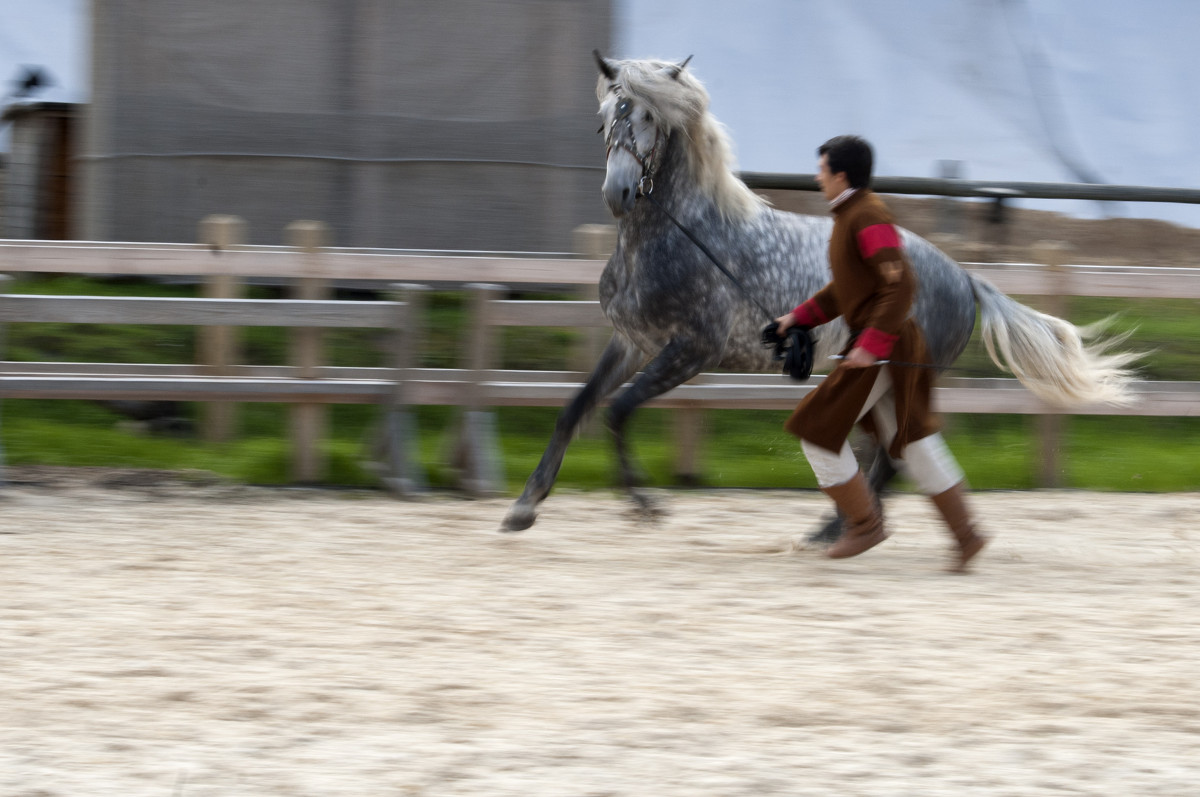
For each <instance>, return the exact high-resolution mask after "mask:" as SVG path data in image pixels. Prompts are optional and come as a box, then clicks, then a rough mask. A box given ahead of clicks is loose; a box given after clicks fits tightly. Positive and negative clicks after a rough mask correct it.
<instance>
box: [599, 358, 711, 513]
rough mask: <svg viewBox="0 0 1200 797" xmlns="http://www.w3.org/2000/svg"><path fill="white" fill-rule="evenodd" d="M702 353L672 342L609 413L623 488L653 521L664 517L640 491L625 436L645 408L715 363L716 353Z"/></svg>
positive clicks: (616, 401) (640, 480)
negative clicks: (639, 410)
mask: <svg viewBox="0 0 1200 797" xmlns="http://www.w3.org/2000/svg"><path fill="white" fill-rule="evenodd" d="M703 350H704V347H702V346H697V345H695V343H694V342H691V341H681V340H679V339H675V340H672V341H671V342H670V343H668V344H667V345H666V347H664V348H663V350H662V351H661V352H659V354H658V356H656V357H655V358H654V359H653V360H651V361H650V364H649V365H647V366H646V368H645V369H644V370H643V371H642V373H641V374H640V375H639V376H638V378H637V379H635V380H634V382H633V384H632V385H630V386H629V388H628V389H627V390H626V391H625V392H624V393H622V394H621V395H620V396H618V397H617V398H616V400H615V401H613V403H612V406H610V407H609V409H608V429H609V431H610V432H611V433H612V436H613V445H614V447H615V448H616V453H617V464H618V467H619V468H620V479H621V486H622V487H624V488H625V491H626V492H627V493H628V494H629V496H630V498H632V499H633V501H634V503H635V504H636V506H637V508H638V510H639V511H640V513H641V515H642V516H643V517H644V518H647V519H653V518H655V517H656V516H658V515H659V514H661V513H660V510H659V508H658V507H657V506H655V504H654V502H653V501H651V500H650V497H649V496H647V495H646V494H644V493H642V492H640V491H639V490H638V489H637V488H638V487H640V486H641V483H642V479H641V477H640V472H639V471H638V469H637V467H636V466H635V464H634V462H633V457H632V456H631V455H630V452H629V442H628V439H627V436H626V428H627V426H628V423H629V418H630V416H631V415H632V414H633V411H634V410H635V409H637V408H638V407H639V406H641V405H642V404H644V403H646V402H647V401H649V400H650V399H652V398H654V397H655V396H661V395H662V394H663V393H666V392H667V391H669V390H671V389H672V388H675V387H678V386H679V385H682V384H683V383H684V382H686V381H687V380H689V379H691V378H692V377H693V376H696V375H697V374H699V373H700V372H701V371H702V370H704V368H705V366H707V365H709V364H710V361H711V359H712V357H711V356H710V355H711V352H713V351H715V350H716V349H715V348H709V349H708V351H709V353H710V354H709V355H705V354H703V353H702V352H703Z"/></svg>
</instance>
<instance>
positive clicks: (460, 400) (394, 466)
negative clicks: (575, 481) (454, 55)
mask: <svg viewBox="0 0 1200 797" xmlns="http://www.w3.org/2000/svg"><path fill="white" fill-rule="evenodd" d="M1035 256H1036V254H1035ZM1054 259H1055V260H1061V257H1055V258H1054ZM604 264H605V260H604V259H603V258H602V257H597V256H592V257H587V258H574V257H566V256H562V257H560V256H551V257H525V256H518V255H508V254H505V255H493V254H488V253H449V254H448V253H429V252H402V251H380V250H351V249H332V248H308V249H304V248H301V247H239V246H234V247H230V248H223V249H219V250H214V249H212V248H209V247H204V246H200V245H184V244H180V245H173V244H141V245H123V244H107V243H86V242H82V243H80V242H67V243H55V242H31V241H0V272H3V271H7V272H10V273H21V272H26V273H35V272H51V273H79V274H103V275H112V274H120V275H124V276H128V275H138V274H154V275H179V276H199V277H203V278H205V279H225V278H228V277H230V276H233V277H262V276H274V277H280V278H286V279H288V280H292V281H294V282H295V284H297V285H302V284H311V283H313V282H314V281H316V282H318V283H319V282H320V281H332V280H359V279H361V280H372V281H376V280H384V281H387V282H388V284H392V285H393V287H395V288H400V287H401V286H400V285H397V284H396V283H397V281H405V282H407V283H409V284H408V285H407V286H404V287H405V288H406V290H407V292H406V293H403V294H395V295H397V296H404V297H408V298H407V299H405V300H402V301H335V300H331V299H305V298H293V299H284V300H251V299H239V298H204V299H179V298H146V297H90V296H42V295H27V294H6V295H0V324H5V323H46V322H56V323H94V324H107V323H114V324H115V323H119V324H167V325H170V324H176V325H195V326H198V327H202V328H236V327H241V326H278V327H287V328H295V329H296V332H295V334H297V335H301V334H319V332H318V331H319V330H320V329H322V328H339V327H340V328H353V327H362V328H380V329H385V330H390V332H392V333H393V335H394V337H395V339H396V340H398V341H401V342H400V343H398V344H396V345H395V350H394V351H392V352H391V355H392V359H391V361H390V365H389V367H384V368H339V367H332V366H326V365H322V364H320V363H319V362H316V361H314V360H312V358H311V357H310V358H309V359H308V360H307V361H305V362H303V363H296V364H292V365H282V366H248V365H239V364H237V363H235V362H228V361H225V362H221V363H220V364H219V365H215V366H213V365H206V364H203V363H201V364H167V365H159V364H130V365H127V364H120V363H50V362H11V361H10V362H3V363H0V369H2V370H0V397H8V398H35V399H43V398H78V399H109V400H115V399H150V400H163V401H199V402H281V403H289V404H293V405H309V406H313V405H325V404H330V403H360V404H378V405H380V406H381V407H383V408H384V410H385V419H386V420H385V424H384V425H385V432H384V434H385V437H386V438H387V440H388V441H390V442H389V443H388V446H389V447H388V448H386V450H380V451H377V452H376V457H377V458H378V459H386V460H388V463H389V464H388V466H387V467H386V468H381V473H382V475H383V478H384V480H385V483H389V481H390V483H389V486H391V487H394V488H395V489H397V491H399V492H408V491H412V490H414V489H417V488H419V486H420V484H421V480H420V478H419V475H415V474H414V468H415V466H414V464H413V458H414V455H413V454H412V450H413V435H414V433H415V432H414V428H413V421H412V419H411V417H409V416H408V415H407V414H406V413H405V408H406V407H411V406H415V405H432V404H437V405H448V406H458V407H462V408H464V409H465V410H466V412H465V413H464V419H465V420H464V421H463V423H464V426H463V432H462V435H461V439H460V443H459V446H458V451H459V455H460V456H459V459H460V460H461V461H462V462H464V463H466V464H465V465H464V466H463V467H464V468H466V469H467V470H468V471H469V470H470V469H471V468H474V469H475V470H474V472H472V473H466V475H465V477H464V479H463V482H464V484H471V485H474V487H473V488H472V489H474V490H475V491H479V492H488V491H494V490H495V489H497V485H496V483H495V479H494V472H495V469H494V467H493V468H492V470H491V473H492V474H493V475H491V476H489V473H488V469H487V467H484V466H486V464H487V461H488V459H489V457H490V456H492V455H491V454H489V453H488V452H486V451H484V450H483V448H485V447H486V446H488V445H492V444H494V441H492V442H491V443H489V438H492V437H494V424H491V423H490V422H484V421H481V420H480V419H481V418H482V417H483V416H484V415H486V414H487V412H488V411H489V408H491V407H498V406H548V407H554V406H562V405H563V404H565V403H566V402H567V401H568V400H569V399H570V398H571V397H572V396H573V395H574V394H575V393H576V392H577V391H578V390H579V389H580V387H581V385H582V382H583V380H584V378H585V376H586V374H585V373H584V372H583V371H580V370H573V371H515V370H504V369H501V368H500V367H499V360H498V357H497V354H496V351H495V348H496V340H497V335H496V334H495V328H498V327H536V326H549V327H569V328H595V329H602V328H605V327H607V326H608V321H607V319H606V318H605V317H604V315H603V312H602V311H601V309H600V305H599V302H597V301H595V300H558V301H527V300H513V299H506V298H502V296H503V292H504V288H502V287H501V286H508V287H511V288H518V287H520V286H523V285H530V284H537V285H562V286H574V288H573V289H579V288H584V289H587V288H594V285H595V283H596V282H597V281H598V279H599V274H600V272H601V270H602V269H603V267H604ZM964 267H965V268H966V269H967V270H969V271H970V272H972V273H973V274H976V275H978V276H981V277H983V278H985V279H987V280H988V281H990V282H991V283H993V284H994V285H996V286H997V287H998V288H999V289H1000V290H1002V291H1004V292H1006V293H1009V294H1015V295H1018V296H1020V295H1025V296H1047V297H1054V296H1111V297H1126V298H1188V299H1200V268H1166V267H1155V266H1094V265H1070V264H1066V265H1063V264H1061V263H1059V262H1054V263H1049V264H1045V265H1043V264H1039V263H1016V264H994V263H965V264H964ZM493 281H494V284H490V283H492V282H493ZM423 282H436V283H438V284H442V285H445V284H454V285H457V286H459V287H460V288H463V289H466V290H468V291H470V292H472V294H473V296H474V298H473V299H472V302H473V304H472V312H471V314H470V317H471V318H472V319H473V324H474V326H473V328H472V329H471V330H469V335H468V336H466V337H467V338H468V339H469V340H470V341H471V343H470V345H469V346H467V348H466V350H465V351H466V354H465V355H464V356H465V357H466V358H468V359H469V362H464V363H463V365H464V366H465V367H462V368H443V369H428V368H419V367H417V355H418V353H419V349H420V346H421V343H420V342H421V340H422V338H423V335H424V324H425V320H424V317H423V310H422V307H421V303H420V301H418V300H419V297H420V296H421V288H420V284H421V283H423ZM593 295H594V294H593ZM589 367H590V363H589ZM822 378H823V377H820V376H817V377H814V378H813V379H812V380H810V381H809V382H808V383H805V384H802V385H801V384H796V383H794V382H791V381H789V380H786V379H784V378H783V377H782V376H780V375H778V374H727V373H709V374H701V375H700V376H698V377H696V378H695V379H693V380H691V381H690V382H688V383H687V384H685V385H681V386H679V387H677V388H676V389H674V390H672V391H671V392H669V393H667V394H666V395H664V396H661V397H658V398H656V399H654V400H653V401H651V402H650V403H649V406H653V407H662V408H673V409H679V410H685V411H689V412H690V411H694V410H697V409H721V408H728V409H762V410H786V409H791V408H792V407H793V406H794V405H795V404H796V402H797V401H798V400H799V399H800V398H801V397H802V396H803V395H805V394H806V393H807V392H808V391H810V390H812V389H814V388H815V386H816V385H818V384H820V380H821V379H822ZM934 402H935V406H936V408H937V410H939V411H940V412H946V413H960V412H961V413H999V414H1026V415H1040V416H1046V417H1052V416H1056V415H1062V414H1078V415H1088V414H1102V415H1146V416H1176V417H1196V416H1198V415H1200V383H1196V382H1143V383H1140V384H1138V385H1137V386H1136V388H1135V400H1134V401H1133V403H1132V404H1131V405H1130V406H1128V407H1109V406H1096V407H1085V408H1073V409H1071V410H1069V411H1066V410H1063V409H1061V408H1057V407H1054V406H1050V405H1047V404H1045V403H1044V402H1042V401H1040V400H1039V399H1037V398H1036V397H1035V396H1033V394H1031V393H1030V392H1029V391H1027V390H1026V389H1025V388H1023V387H1021V386H1020V384H1019V383H1018V382H1016V380H1013V379H964V378H943V379H941V380H940V382H939V386H938V387H937V388H936V390H935V394H934ZM684 414H685V415H686V414H687V413H686V412H685V413H684ZM313 444H315V443H314V441H312V440H309V441H308V442H307V443H305V445H313ZM471 463H475V464H473V465H472V464H471ZM480 463H483V464H482V465H480ZM397 485H398V486H397Z"/></svg>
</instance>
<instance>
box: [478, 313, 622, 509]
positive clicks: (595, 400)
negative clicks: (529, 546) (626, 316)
mask: <svg viewBox="0 0 1200 797" xmlns="http://www.w3.org/2000/svg"><path fill="white" fill-rule="evenodd" d="M640 364H641V354H640V353H639V352H638V351H637V349H636V348H635V347H634V346H633V344H632V343H630V342H629V341H628V340H626V339H625V338H624V337H622V336H620V335H618V334H614V335H613V337H612V339H611V340H609V342H608V345H607V346H605V347H604V351H603V352H602V353H601V354H600V360H599V362H597V363H596V367H595V369H593V370H592V373H591V375H590V376H588V379H587V382H586V383H585V384H584V386H583V389H582V390H580V391H579V392H578V393H576V394H575V397H574V398H573V399H571V401H570V403H569V404H567V406H566V407H564V408H563V411H562V412H560V413H559V414H558V420H556V421H555V423H554V433H553V434H552V435H551V436H550V442H549V444H547V446H546V450H545V451H544V452H543V453H542V458H541V460H540V461H539V462H538V465H537V467H536V468H535V469H534V471H533V473H532V474H531V475H530V476H529V480H528V481H526V482H525V489H524V490H523V491H522V492H521V496H520V498H518V499H517V500H516V501H515V502H513V505H512V506H511V507H510V508H509V510H508V514H507V515H505V517H504V521H503V522H502V523H501V525H500V530H501V531H524V530H525V529H527V528H529V527H530V526H532V525H533V523H534V521H535V520H537V507H538V504H540V503H541V502H542V501H544V500H546V496H547V495H549V494H550V490H551V488H553V487H554V481H555V479H557V478H558V470H559V468H561V467H562V461H563V456H565V455H566V453H567V446H568V445H569V444H570V442H571V438H572V437H573V436H574V434H575V429H576V427H578V426H579V424H580V423H582V422H583V419H584V418H586V417H587V416H588V414H589V413H590V412H591V411H592V410H594V409H595V408H596V405H597V404H599V403H600V402H601V401H603V400H604V399H605V398H606V397H608V395H609V394H610V393H612V392H613V391H614V390H616V389H617V388H618V387H620V386H621V385H622V384H623V383H624V382H625V380H626V379H628V378H629V377H631V376H633V375H634V374H635V373H636V372H637V368H638V365H640Z"/></svg>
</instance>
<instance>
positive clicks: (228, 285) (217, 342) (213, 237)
mask: <svg viewBox="0 0 1200 797" xmlns="http://www.w3.org/2000/svg"><path fill="white" fill-rule="evenodd" d="M199 237H200V242H201V243H203V244H205V245H206V246H208V247H209V248H210V249H211V250H212V252H213V255H215V256H216V257H217V258H219V257H220V255H221V253H222V252H224V251H228V250H231V249H236V248H237V247H239V246H241V245H242V244H244V243H245V242H246V222H245V221H243V220H242V219H241V218H240V217H238V216H226V215H214V216H206V217H205V218H204V219H203V220H201V222H200V236H199ZM219 262H220V261H219V260H214V263H219ZM215 271H217V270H216V269H214V272H215ZM241 292H242V291H241V280H239V279H238V278H237V277H236V276H235V275H233V274H228V273H226V274H222V273H212V274H210V275H209V276H208V277H207V278H206V279H205V281H204V296H205V298H208V299H236V298H238V297H239V296H240V295H241ZM198 341H199V349H200V352H199V360H200V364H201V365H202V366H203V367H204V370H205V371H206V372H207V373H209V374H210V375H212V376H229V375H230V374H231V372H232V366H233V365H234V363H235V362H236V361H237V360H238V356H237V338H236V330H235V329H234V328H233V327H226V326H212V327H202V328H201V329H200V331H199V336H198ZM236 407H237V405H236V404H234V403H233V402H229V401H206V402H202V403H201V404H200V428H201V434H202V436H203V438H204V440H205V441H206V442H209V443H227V442H229V441H230V440H232V439H233V436H234V429H235V426H236V423H237V415H236Z"/></svg>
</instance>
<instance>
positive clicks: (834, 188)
mask: <svg viewBox="0 0 1200 797" xmlns="http://www.w3.org/2000/svg"><path fill="white" fill-rule="evenodd" d="M817 185H819V186H821V193H822V194H824V195H825V199H826V200H827V201H829V202H832V201H833V200H835V199H837V198H838V197H839V196H840V195H841V193H842V192H843V191H845V190H846V189H847V188H849V187H850V179H849V178H848V177H846V173H845V172H838V173H837V174H834V173H833V172H831V171H830V170H829V156H828V155H822V156H821V160H820V161H818V163H817Z"/></svg>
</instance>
